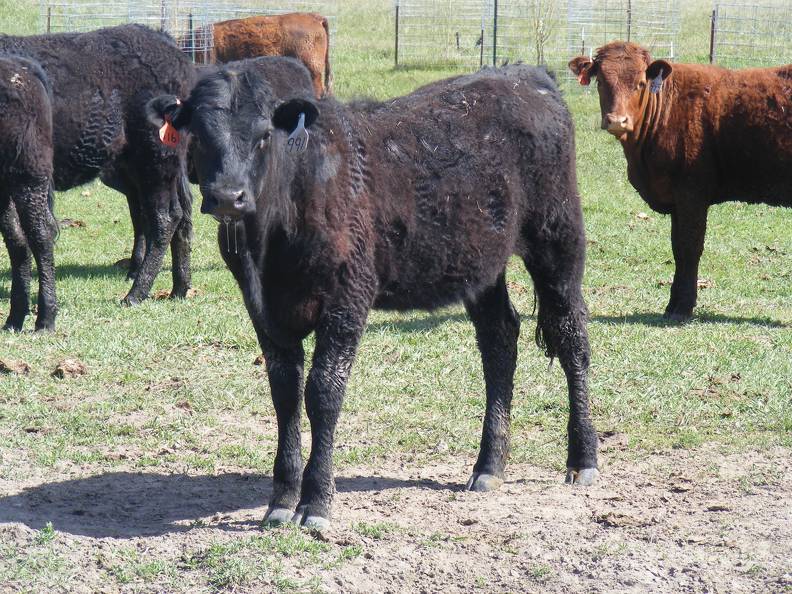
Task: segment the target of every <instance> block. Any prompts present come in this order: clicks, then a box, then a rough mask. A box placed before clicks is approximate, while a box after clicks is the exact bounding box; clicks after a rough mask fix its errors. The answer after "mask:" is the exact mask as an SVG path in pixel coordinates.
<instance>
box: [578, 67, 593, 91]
mask: <svg viewBox="0 0 792 594" xmlns="http://www.w3.org/2000/svg"><path fill="white" fill-rule="evenodd" d="M578 82H579V83H580V84H581V85H582V86H584V87H586V86H588V84H589V83H590V82H591V76H589V73H588V71H586V72H581V73H580V74H579V75H578Z"/></svg>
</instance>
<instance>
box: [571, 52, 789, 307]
mask: <svg viewBox="0 0 792 594" xmlns="http://www.w3.org/2000/svg"><path fill="white" fill-rule="evenodd" d="M569 68H570V70H572V72H574V73H575V74H576V75H577V76H578V80H579V81H580V83H581V84H583V85H587V84H589V83H590V81H591V79H592V78H596V79H597V84H598V90H599V100H600V108H601V111H602V128H603V129H605V130H607V131H608V132H610V133H611V134H613V135H614V136H616V137H617V138H618V139H619V141H620V142H621V144H622V148H623V149H624V155H625V157H626V158H627V173H628V176H629V179H630V183H631V184H632V185H633V187H634V188H635V189H636V190H637V191H638V193H639V194H640V195H641V197H642V198H643V199H644V200H645V201H646V202H647V204H649V206H650V207H651V208H652V209H654V210H656V211H657V212H661V213H664V214H671V245H672V248H673V252H674V261H675V262H676V271H675V273H674V282H673V284H672V286H671V300H670V301H669V303H668V306H667V307H666V311H665V317H666V318H669V319H671V320H674V321H685V320H688V319H689V318H690V317H691V316H692V314H693V307H694V306H695V305H696V289H697V276H698V265H699V259H700V257H701V253H702V250H703V249H704V234H705V231H706V226H707V209H708V208H709V207H710V205H712V204H718V203H720V202H725V201H728V200H739V201H742V202H752V203H765V204H770V205H774V206H792V65H788V66H782V67H778V68H752V69H746V70H727V69H724V68H720V67H717V66H708V65H699V64H674V65H673V66H672V65H671V64H669V63H668V62H666V61H665V60H655V61H652V59H651V58H650V56H649V52H648V51H647V50H645V49H644V48H642V47H641V46H639V45H636V44H634V43H625V42H622V41H614V42H612V43H609V44H607V45H605V46H603V47H601V48H599V49H598V50H597V53H596V55H595V57H594V60H593V61H592V60H591V59H590V58H587V57H585V56H579V57H577V58H574V59H573V60H571V61H570V62H569Z"/></svg>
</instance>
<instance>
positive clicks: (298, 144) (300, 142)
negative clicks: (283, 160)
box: [286, 113, 308, 155]
mask: <svg viewBox="0 0 792 594" xmlns="http://www.w3.org/2000/svg"><path fill="white" fill-rule="evenodd" d="M307 148H308V130H306V129H305V114H304V113H301V114H300V121H299V122H297V127H296V128H295V129H294V132H292V133H291V134H289V140H288V141H287V143H286V151H287V152H288V153H289V154H292V155H299V154H300V153H304V152H305V149H307Z"/></svg>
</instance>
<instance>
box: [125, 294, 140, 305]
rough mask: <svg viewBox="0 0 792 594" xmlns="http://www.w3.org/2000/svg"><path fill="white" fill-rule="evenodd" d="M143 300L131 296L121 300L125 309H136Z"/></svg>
mask: <svg viewBox="0 0 792 594" xmlns="http://www.w3.org/2000/svg"><path fill="white" fill-rule="evenodd" d="M141 301H142V299H138V298H137V297H133V296H131V295H127V296H126V297H124V298H123V299H122V300H121V305H123V306H124V307H134V306H136V305H140V302H141Z"/></svg>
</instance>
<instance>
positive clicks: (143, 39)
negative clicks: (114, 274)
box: [0, 25, 195, 304]
mask: <svg viewBox="0 0 792 594" xmlns="http://www.w3.org/2000/svg"><path fill="white" fill-rule="evenodd" d="M0 51H5V52H9V53H14V54H18V55H23V56H27V57H29V58H31V59H32V60H35V61H37V62H38V63H39V64H41V67H42V68H43V69H44V71H45V72H46V74H47V77H48V78H49V80H50V82H51V84H52V89H53V99H52V111H53V122H54V129H53V143H54V174H53V179H54V185H55V189H56V190H66V189H69V188H73V187H75V186H78V185H80V184H84V183H86V182H88V181H90V180H92V179H94V178H96V177H97V176H99V177H100V178H101V179H102V181H103V182H104V183H105V184H107V185H108V186H110V187H111V188H114V189H116V190H118V191H119V192H121V193H123V194H125V195H126V197H127V201H128V203H129V210H130V213H131V215H132V224H133V227H134V232H135V241H134V248H133V253H132V266H131V268H130V277H131V278H134V283H133V285H132V288H131V289H130V291H129V293H128V294H127V296H126V298H125V302H126V303H128V304H132V303H136V302H138V301H141V300H142V299H144V298H145V297H146V296H147V295H148V293H149V290H150V289H151V285H152V283H153V282H154V278H155V277H156V275H157V274H158V273H159V270H160V267H161V266H162V260H163V257H164V254H165V251H166V249H167V246H168V243H170V244H171V248H172V254H173V292H172V295H173V296H176V297H182V296H184V295H185V294H186V292H187V290H188V288H189V286H190V266H189V257H190V240H191V236H192V221H191V209H192V197H191V196H190V192H189V186H188V184H187V182H186V179H185V176H184V173H183V172H184V158H185V152H186V148H185V147H180V148H179V149H178V150H173V149H170V148H167V147H164V146H162V145H161V144H160V143H159V140H158V138H157V132H156V130H152V129H151V126H150V125H149V124H148V122H147V120H146V117H145V106H146V103H147V102H148V100H149V99H151V98H152V97H154V96H156V95H160V94H162V93H174V94H179V95H186V94H187V93H188V92H189V90H190V88H192V85H193V83H194V79H195V74H194V71H193V66H192V64H191V62H190V61H189V60H188V59H187V57H186V56H184V54H182V52H181V51H179V49H178V47H176V44H175V42H174V41H173V40H172V39H171V38H170V37H169V36H168V35H166V34H164V33H160V32H156V31H153V30H151V29H148V28H147V27H144V26H142V25H123V26H120V27H110V28H106V29H99V30H97V31H92V32H89V33H58V34H52V35H34V36H29V37H14V36H7V35H0Z"/></svg>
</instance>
